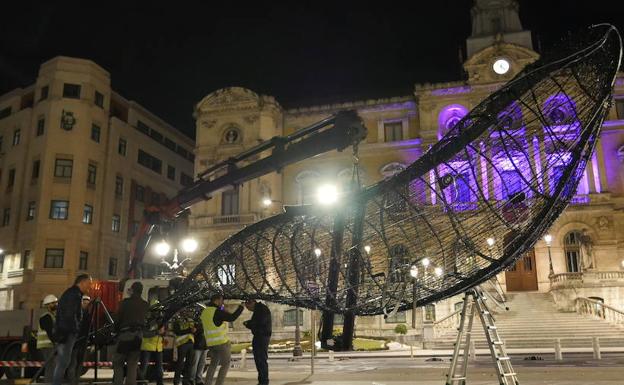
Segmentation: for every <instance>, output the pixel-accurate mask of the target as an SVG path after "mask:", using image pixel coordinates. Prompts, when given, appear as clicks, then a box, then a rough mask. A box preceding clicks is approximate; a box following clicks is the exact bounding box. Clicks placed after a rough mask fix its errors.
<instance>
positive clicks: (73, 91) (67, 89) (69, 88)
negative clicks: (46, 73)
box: [63, 83, 80, 99]
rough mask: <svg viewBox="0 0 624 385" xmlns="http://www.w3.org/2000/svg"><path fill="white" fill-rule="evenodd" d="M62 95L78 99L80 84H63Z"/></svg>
mask: <svg viewBox="0 0 624 385" xmlns="http://www.w3.org/2000/svg"><path fill="white" fill-rule="evenodd" d="M63 97H64V98H68V99H80V85H79V84H70V83H65V84H63Z"/></svg>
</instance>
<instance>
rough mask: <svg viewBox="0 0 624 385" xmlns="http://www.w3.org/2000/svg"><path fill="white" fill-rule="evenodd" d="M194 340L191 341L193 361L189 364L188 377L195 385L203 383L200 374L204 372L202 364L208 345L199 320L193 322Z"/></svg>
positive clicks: (203, 364)
mask: <svg viewBox="0 0 624 385" xmlns="http://www.w3.org/2000/svg"><path fill="white" fill-rule="evenodd" d="M195 326H196V329H195V333H194V335H195V342H194V343H193V361H192V364H191V371H190V377H189V378H190V379H191V381H192V382H193V383H194V384H195V385H203V384H204V381H203V379H202V374H204V366H205V365H206V353H208V345H206V336H205V335H204V328H203V327H202V324H201V320H200V319H198V320H196V322H195Z"/></svg>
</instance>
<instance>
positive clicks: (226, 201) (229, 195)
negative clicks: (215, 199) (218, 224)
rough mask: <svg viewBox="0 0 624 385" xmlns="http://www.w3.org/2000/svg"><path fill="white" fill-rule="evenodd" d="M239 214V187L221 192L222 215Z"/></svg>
mask: <svg viewBox="0 0 624 385" xmlns="http://www.w3.org/2000/svg"><path fill="white" fill-rule="evenodd" d="M237 214H238V187H236V188H234V189H232V190H229V191H226V192H224V193H222V194H221V215H237Z"/></svg>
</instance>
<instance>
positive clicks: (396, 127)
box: [384, 122, 403, 142]
mask: <svg viewBox="0 0 624 385" xmlns="http://www.w3.org/2000/svg"><path fill="white" fill-rule="evenodd" d="M398 140H403V122H391V123H384V142H396V141H398Z"/></svg>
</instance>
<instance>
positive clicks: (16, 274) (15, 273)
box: [7, 269, 24, 278]
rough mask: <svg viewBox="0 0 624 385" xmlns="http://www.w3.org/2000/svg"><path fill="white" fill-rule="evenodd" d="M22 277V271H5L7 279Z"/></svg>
mask: <svg viewBox="0 0 624 385" xmlns="http://www.w3.org/2000/svg"><path fill="white" fill-rule="evenodd" d="M23 275H24V269H17V270H10V271H7V278H16V277H21V276H23Z"/></svg>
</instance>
